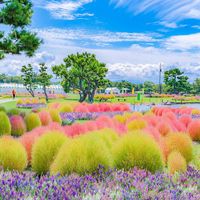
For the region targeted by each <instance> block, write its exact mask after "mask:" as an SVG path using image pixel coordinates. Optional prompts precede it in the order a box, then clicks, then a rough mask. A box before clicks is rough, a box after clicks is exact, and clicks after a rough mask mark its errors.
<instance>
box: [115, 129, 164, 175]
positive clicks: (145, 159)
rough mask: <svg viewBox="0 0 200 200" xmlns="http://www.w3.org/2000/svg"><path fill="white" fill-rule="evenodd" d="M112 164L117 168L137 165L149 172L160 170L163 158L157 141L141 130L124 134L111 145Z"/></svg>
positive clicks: (126, 168) (128, 167)
mask: <svg viewBox="0 0 200 200" xmlns="http://www.w3.org/2000/svg"><path fill="white" fill-rule="evenodd" d="M113 156H114V165H115V167H116V168H118V169H125V170H128V169H131V168H133V167H138V168H140V169H146V170H149V171H151V172H155V171H157V170H162V168H163V158H162V153H161V150H160V148H159V146H158V145H157V143H156V142H155V141H154V140H153V139H152V138H151V137H150V136H148V135H146V134H143V133H142V132H132V133H129V134H127V135H125V136H124V137H123V138H122V139H121V140H119V141H118V142H117V143H116V144H115V145H114V147H113Z"/></svg>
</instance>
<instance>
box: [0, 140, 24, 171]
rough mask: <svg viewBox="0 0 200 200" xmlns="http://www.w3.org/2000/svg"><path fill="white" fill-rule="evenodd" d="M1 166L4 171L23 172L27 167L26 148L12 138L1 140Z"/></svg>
mask: <svg viewBox="0 0 200 200" xmlns="http://www.w3.org/2000/svg"><path fill="white" fill-rule="evenodd" d="M0 166H2V167H3V169H4V170H17V171H23V170H24V169H25V168H26V166H27V155H26V151H25V149H24V147H23V146H22V145H21V144H20V142H18V141H17V140H15V139H13V138H11V137H2V138H0Z"/></svg>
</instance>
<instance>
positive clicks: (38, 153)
mask: <svg viewBox="0 0 200 200" xmlns="http://www.w3.org/2000/svg"><path fill="white" fill-rule="evenodd" d="M66 139H67V137H66V136H65V135H64V134H63V133H60V132H55V131H54V132H47V133H45V134H44V135H42V136H41V137H40V138H38V140H37V141H36V142H35V144H34V145H33V150H32V161H31V164H32V169H33V171H35V172H36V173H37V174H45V173H47V172H48V171H49V168H50V165H51V163H52V162H53V160H54V158H55V156H56V154H57V153H58V151H59V149H60V147H61V146H62V144H63V143H64V142H65V141H66Z"/></svg>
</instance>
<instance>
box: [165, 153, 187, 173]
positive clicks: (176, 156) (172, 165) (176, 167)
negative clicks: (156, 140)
mask: <svg viewBox="0 0 200 200" xmlns="http://www.w3.org/2000/svg"><path fill="white" fill-rule="evenodd" d="M167 166H168V170H169V173H170V174H174V173H175V172H185V171H186V170H187V163H186V160H185V158H184V157H183V156H182V155H181V153H180V152H178V151H173V152H171V153H170V154H169V157H168V161H167Z"/></svg>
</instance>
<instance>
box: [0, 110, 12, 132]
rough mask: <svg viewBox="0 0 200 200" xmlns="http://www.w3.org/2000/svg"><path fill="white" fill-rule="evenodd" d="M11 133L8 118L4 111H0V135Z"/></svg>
mask: <svg viewBox="0 0 200 200" xmlns="http://www.w3.org/2000/svg"><path fill="white" fill-rule="evenodd" d="M10 134H11V125H10V120H9V118H8V116H7V115H6V113H5V112H2V111H1V112H0V136H1V135H10Z"/></svg>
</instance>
